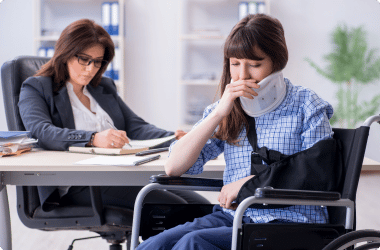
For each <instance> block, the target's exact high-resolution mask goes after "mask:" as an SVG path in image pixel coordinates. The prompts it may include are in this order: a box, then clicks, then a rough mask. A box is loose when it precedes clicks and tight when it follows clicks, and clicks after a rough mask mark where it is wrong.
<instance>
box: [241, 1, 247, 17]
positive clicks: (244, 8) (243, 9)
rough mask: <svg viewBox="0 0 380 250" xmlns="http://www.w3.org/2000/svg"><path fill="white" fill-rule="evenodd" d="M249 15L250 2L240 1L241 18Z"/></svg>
mask: <svg viewBox="0 0 380 250" xmlns="http://www.w3.org/2000/svg"><path fill="white" fill-rule="evenodd" d="M247 15H248V3H247V2H240V3H239V20H241V19H243V18H244V17H246V16H247Z"/></svg>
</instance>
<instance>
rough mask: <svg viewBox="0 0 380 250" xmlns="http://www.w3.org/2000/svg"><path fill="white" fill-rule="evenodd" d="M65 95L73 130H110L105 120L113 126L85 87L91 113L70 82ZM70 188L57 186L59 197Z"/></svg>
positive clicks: (67, 84)
mask: <svg viewBox="0 0 380 250" xmlns="http://www.w3.org/2000/svg"><path fill="white" fill-rule="evenodd" d="M66 88H67V93H68V94H69V98H70V102H71V108H72V110H73V115H74V122H75V129H77V130H86V131H96V132H101V131H104V130H106V129H109V128H111V126H110V125H109V124H108V123H107V120H108V121H109V122H110V123H111V124H112V125H113V121H112V119H111V117H110V116H109V115H108V114H107V113H106V112H105V111H104V110H103V109H102V108H101V107H100V105H99V104H98V102H97V101H96V100H95V99H94V98H93V97H92V95H91V94H90V93H89V92H88V90H87V86H85V87H84V88H83V94H84V95H86V96H87V97H88V98H90V108H91V111H92V112H91V111H90V110H88V108H86V106H84V105H83V103H82V102H81V101H80V100H79V98H78V96H77V95H76V94H75V92H74V87H73V85H72V84H71V83H70V82H67V83H66ZM70 187H71V186H59V187H58V192H59V195H60V197H62V196H63V195H65V194H67V192H68V191H69V188H70Z"/></svg>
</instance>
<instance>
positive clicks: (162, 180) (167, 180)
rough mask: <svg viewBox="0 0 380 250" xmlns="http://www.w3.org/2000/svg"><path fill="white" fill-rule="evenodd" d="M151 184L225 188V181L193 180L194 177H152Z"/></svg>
mask: <svg viewBox="0 0 380 250" xmlns="http://www.w3.org/2000/svg"><path fill="white" fill-rule="evenodd" d="M149 182H150V183H158V184H161V185H184V186H200V187H223V180H221V179H209V178H192V177H176V176H167V175H161V174H160V175H152V176H151V177H150V179H149Z"/></svg>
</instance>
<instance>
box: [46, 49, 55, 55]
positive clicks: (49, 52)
mask: <svg viewBox="0 0 380 250" xmlns="http://www.w3.org/2000/svg"><path fill="white" fill-rule="evenodd" d="M53 55H54V47H47V48H46V56H47V57H53Z"/></svg>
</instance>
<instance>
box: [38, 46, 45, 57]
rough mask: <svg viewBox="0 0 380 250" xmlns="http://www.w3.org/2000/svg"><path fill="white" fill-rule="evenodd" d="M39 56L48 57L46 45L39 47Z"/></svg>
mask: <svg viewBox="0 0 380 250" xmlns="http://www.w3.org/2000/svg"><path fill="white" fill-rule="evenodd" d="M37 55H38V56H42V57H46V56H47V55H46V47H39V48H38V51H37Z"/></svg>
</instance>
